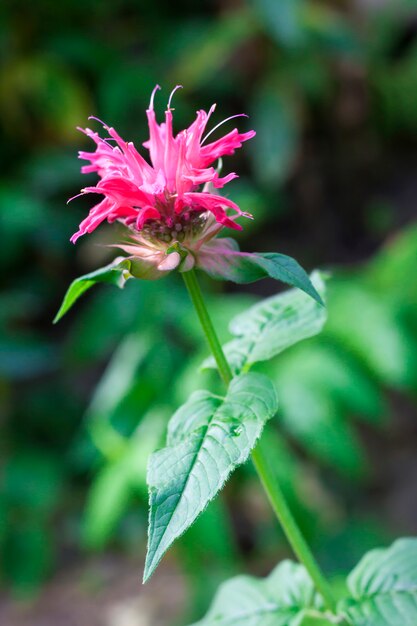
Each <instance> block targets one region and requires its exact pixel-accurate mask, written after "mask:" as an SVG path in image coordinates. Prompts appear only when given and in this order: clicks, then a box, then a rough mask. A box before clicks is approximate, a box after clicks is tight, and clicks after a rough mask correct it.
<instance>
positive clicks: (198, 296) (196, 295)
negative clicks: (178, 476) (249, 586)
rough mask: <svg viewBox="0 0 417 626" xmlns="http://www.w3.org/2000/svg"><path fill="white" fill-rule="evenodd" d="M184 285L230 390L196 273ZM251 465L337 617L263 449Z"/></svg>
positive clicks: (187, 274)
mask: <svg viewBox="0 0 417 626" xmlns="http://www.w3.org/2000/svg"><path fill="white" fill-rule="evenodd" d="M182 276H183V278H184V282H185V285H186V287H187V290H188V293H189V294H190V297H191V300H192V303H193V305H194V307H195V309H196V312H197V315H198V318H199V320H200V323H201V326H202V328H203V331H204V334H205V337H206V339H207V342H208V344H209V346H210V349H211V351H212V354H213V357H214V359H215V361H216V363H217V367H218V370H219V374H220V376H221V378H222V380H223V382H224V383H225V385H226V387H228V386H229V384H230V382H231V380H232V378H233V373H232V371H231V369H230V366H229V363H228V362H227V360H226V357H225V355H224V352H223V349H222V347H221V344H220V342H219V339H218V337H217V334H216V331H215V329H214V326H213V323H212V321H211V319H210V315H209V313H208V310H207V307H206V305H205V303H204V298H203V294H202V291H201V288H200V285H199V283H198V280H197V276H196V274H195V271H194V270H189V271H187V272H183V274H182ZM252 461H253V464H254V466H255V468H256V471H257V473H258V476H259V479H260V481H261V484H262V486H263V488H264V490H265V492H266V494H267V496H268V499H269V501H270V503H271V505H272V508H273V510H274V513H275V515H276V516H277V518H278V520H279V522H280V524H281V526H282V528H283V530H284V532H285V535H286V537H287V539H288V542H289V543H290V545H291V547H292V549H293V550H294V553H295V554H296V555H297V557H298V559H299V560H300V562H301V563H303V565H304V566H305V568H306V570H307V571H308V573H309V574H310V576H311V579H312V580H313V582H314V584H315V586H316V588H317V590H318V591H319V592H320V594H321V595H322V597H323V600H324V602H325V604H326V607H327V608H328V609H329V610H330V611H331V612H332V613H334V612H335V610H336V601H335V599H334V597H333V593H332V590H331V588H330V585H329V583H328V582H327V580H326V579H325V577H324V575H323V573H322V571H321V569H320V567H319V565H318V563H317V562H316V560H315V558H314V556H313V554H312V552H311V550H310V548H309V547H308V545H307V543H306V541H305V539H304V537H303V535H302V533H301V531H300V529H299V528H298V525H297V523H296V521H295V519H294V517H293V515H292V513H291V511H290V509H289V507H288V504H287V502H286V500H285V497H284V494H283V493H282V490H281V488H280V486H279V484H278V481H277V479H276V477H275V475H274V473H273V472H272V470H271V467H270V464H269V462H268V459H267V457H266V455H265V454H264V452H263V449H262V447H261V446H260V445H258V446H257V447H256V448H255V449H254V450H253V451H252Z"/></svg>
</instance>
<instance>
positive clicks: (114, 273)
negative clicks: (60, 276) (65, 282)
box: [53, 257, 131, 324]
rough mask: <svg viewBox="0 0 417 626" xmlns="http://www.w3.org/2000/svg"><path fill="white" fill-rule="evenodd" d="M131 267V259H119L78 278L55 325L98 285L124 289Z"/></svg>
mask: <svg viewBox="0 0 417 626" xmlns="http://www.w3.org/2000/svg"><path fill="white" fill-rule="evenodd" d="M130 266H131V263H130V261H129V259H122V258H121V257H119V258H118V259H116V260H115V261H113V262H112V263H110V264H109V265H106V266H105V267H101V268H100V269H98V270H95V271H94V272H90V273H89V274H84V276H79V277H78V278H76V279H75V280H74V281H73V282H72V283H71V285H70V286H69V288H68V290H67V293H66V294H65V296H64V299H63V301H62V304H61V306H60V308H59V311H58V313H57V314H56V315H55V318H54V321H53V323H54V324H56V323H57V322H59V320H60V319H61V318H62V317H63V316H64V315H65V313H67V312H68V311H69V309H70V308H71V307H72V306H73V305H74V303H75V302H76V301H77V300H78V298H79V297H80V296H82V294H83V293H85V292H86V291H87V290H88V289H90V287H92V286H93V285H95V284H96V283H110V284H112V285H116V286H117V287H119V288H120V289H122V288H123V287H124V286H125V284H126V281H127V280H128V279H129V278H131V274H130Z"/></svg>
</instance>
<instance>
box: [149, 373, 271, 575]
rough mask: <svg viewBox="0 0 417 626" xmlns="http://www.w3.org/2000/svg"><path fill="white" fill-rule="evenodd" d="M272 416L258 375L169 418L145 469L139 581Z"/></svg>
mask: <svg viewBox="0 0 417 626" xmlns="http://www.w3.org/2000/svg"><path fill="white" fill-rule="evenodd" d="M276 410H277V398H276V393H275V389H274V387H273V385H272V383H271V381H270V380H269V379H268V378H266V377H265V376H263V375H262V374H254V373H251V374H247V375H243V376H239V377H237V378H235V379H233V380H232V382H231V384H230V387H229V389H228V392H227V395H226V397H225V398H222V397H219V396H215V395H213V394H211V393H209V392H208V391H196V392H195V393H193V394H192V395H191V397H190V399H189V400H188V402H186V404H184V405H183V406H182V407H180V408H179V409H178V411H177V412H176V413H175V414H174V415H173V417H172V418H171V420H170V423H169V427H168V441H167V447H166V448H163V449H162V450H159V451H158V452H155V453H154V454H153V455H152V456H151V458H150V462H149V466H148V485H149V491H150V516H149V540H148V554H147V557H146V564H145V573H144V580H145V581H146V580H147V579H148V578H149V576H151V574H152V573H153V571H154V570H155V568H156V566H157V565H158V563H159V561H160V559H161V558H162V556H163V555H164V553H165V552H166V551H167V550H168V548H169V547H170V546H171V544H172V543H173V541H174V540H175V539H176V538H177V537H179V536H180V535H181V534H182V533H184V532H185V531H186V530H187V528H188V527H189V526H190V525H191V524H192V523H193V522H194V520H195V519H196V517H197V516H198V515H199V514H200V513H201V512H202V511H203V510H204V509H205V507H206V506H207V504H208V503H209V502H210V500H212V499H213V498H214V496H215V495H216V494H217V492H218V491H219V490H220V489H221V488H222V486H223V485H224V483H225V481H226V480H227V478H228V476H229V474H230V473H231V472H232V471H233V470H234V469H235V467H237V466H238V465H240V464H241V463H244V462H245V461H246V459H247V458H248V456H249V453H250V451H251V450H252V448H253V447H254V446H255V444H256V441H257V440H258V438H259V436H260V434H261V432H262V428H263V426H264V424H265V422H266V421H267V420H268V419H270V418H271V417H272V416H273V415H274V414H275V412H276Z"/></svg>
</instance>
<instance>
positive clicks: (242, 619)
mask: <svg viewBox="0 0 417 626" xmlns="http://www.w3.org/2000/svg"><path fill="white" fill-rule="evenodd" d="M319 607H320V599H319V596H318V595H317V594H316V593H315V591H314V588H313V584H312V582H311V580H310V578H309V577H308V574H307V573H306V571H305V569H304V567H302V566H301V565H297V564H295V563H292V562H291V561H283V562H282V563H280V564H279V565H278V567H276V568H275V570H274V571H273V572H272V573H271V574H270V575H269V576H268V577H267V578H265V579H259V578H253V577H251V576H238V577H236V578H232V579H231V580H229V581H227V582H225V583H223V585H221V587H220V589H219V591H218V592H217V594H216V596H215V598H214V600H213V603H212V606H211V608H210V610H209V611H208V613H207V615H206V616H205V617H204V618H203V619H202V620H201V621H199V622H198V624H195V625H194V626H298V625H299V624H300V621H299V620H300V618H302V617H303V616H304V615H305V611H306V610H307V611H308V610H309V609H311V610H312V611H314V612H317V609H318V608H319ZM323 617H324V616H323ZM301 623H303V622H301Z"/></svg>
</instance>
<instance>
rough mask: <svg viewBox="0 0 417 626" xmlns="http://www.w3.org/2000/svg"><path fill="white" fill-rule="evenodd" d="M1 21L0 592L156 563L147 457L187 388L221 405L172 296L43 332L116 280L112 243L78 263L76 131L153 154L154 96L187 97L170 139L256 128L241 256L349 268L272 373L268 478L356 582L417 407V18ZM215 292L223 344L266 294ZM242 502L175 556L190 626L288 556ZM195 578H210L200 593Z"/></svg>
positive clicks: (264, 514) (249, 6) (326, 12)
mask: <svg viewBox="0 0 417 626" xmlns="http://www.w3.org/2000/svg"><path fill="white" fill-rule="evenodd" d="M0 15H1V20H0V49H1V55H0V94H1V95H0V134H1V142H0V155H1V162H2V169H1V176H0V233H1V242H2V243H1V246H0V262H1V267H2V278H1V285H2V291H1V294H0V427H1V438H0V559H1V568H0V569H1V579H2V582H3V583H4V584H5V585H7V586H10V587H11V588H12V589H13V590H14V591H15V593H20V594H27V593H31V592H33V591H34V590H36V589H37V588H38V587H39V585H40V584H41V583H42V582H43V581H44V580H46V579H47V578H48V577H49V576H51V575H52V573H53V572H54V570H55V568H56V567H58V566H59V565H61V567H62V565H63V564H65V562H66V561H65V559H66V558H67V557H66V556H65V555H67V554H68V553H70V554H74V553H76V554H77V553H79V551H80V550H81V549H84V548H85V547H88V548H90V549H95V550H101V549H104V548H105V547H106V546H108V545H113V546H115V547H118V548H119V549H124V550H126V551H132V550H134V551H139V552H140V551H143V548H144V542H145V534H146V517H147V510H146V509H147V507H146V493H145V484H144V472H145V465H146V456H147V454H148V453H149V451H151V450H152V449H153V448H155V447H157V446H158V445H160V443H161V442H162V441H163V436H164V435H163V432H164V425H165V423H166V420H167V419H168V417H169V415H170V414H171V413H172V411H173V410H174V409H175V408H176V406H178V404H179V403H180V402H182V401H184V400H185V398H186V397H187V396H188V394H189V392H190V391H191V390H193V389H195V388H199V387H201V386H202V385H205V384H208V385H211V388H212V389H213V390H215V389H216V385H217V381H216V376H215V373H213V372H211V373H207V372H206V373H204V374H198V373H197V370H198V368H199V365H200V363H201V361H202V359H203V358H204V357H205V356H207V355H206V352H205V350H204V349H203V348H201V337H200V330H199V328H198V325H197V322H196V320H195V319H194V316H193V312H192V310H191V308H190V306H189V303H188V300H187V298H186V297H185V293H184V290H183V288H182V286H181V285H180V282H179V281H176V280H175V278H172V277H170V279H169V282H168V281H167V282H165V281H164V282H161V283H159V284H151V283H139V282H136V283H134V284H131V283H128V284H127V285H126V288H125V289H124V290H123V291H121V292H119V290H116V289H112V288H110V287H107V286H105V287H102V288H101V287H100V288H97V290H96V291H95V292H94V293H91V294H90V293H89V294H87V295H85V296H83V299H82V300H80V305H79V309H78V310H77V311H76V312H75V313H70V314H68V316H67V318H66V319H65V320H64V321H63V322H62V326H60V327H52V326H51V320H52V318H53V315H54V314H55V313H56V310H57V306H58V304H59V301H60V299H61V297H62V295H63V293H64V291H65V288H66V286H67V284H68V283H69V282H70V281H71V280H72V279H73V278H74V277H75V276H77V275H80V274H85V273H86V272H88V271H91V270H94V269H96V268H97V267H99V266H100V265H104V264H105V263H106V262H108V261H110V260H111V259H112V255H111V254H109V252H108V250H107V249H106V248H105V247H104V246H103V244H106V243H107V242H109V241H110V234H109V232H110V231H109V229H107V228H106V227H104V226H103V227H102V228H101V230H100V231H99V232H97V233H95V234H94V235H92V236H91V237H90V238H89V240H88V241H80V242H79V244H77V247H76V248H74V247H73V246H71V244H69V242H68V240H69V237H70V235H71V234H72V233H73V232H74V231H75V229H76V225H77V223H78V222H79V221H80V219H81V218H82V216H83V215H84V214H85V211H86V210H87V209H88V206H89V205H88V203H85V202H84V200H82V199H78V200H76V201H75V202H74V203H71V205H70V206H69V207H67V206H66V205H65V202H66V200H67V198H68V197H70V196H73V195H74V194H75V193H77V191H78V189H79V188H80V187H82V186H84V185H85V184H86V180H87V179H85V177H84V178H82V177H81V175H80V174H79V164H78V163H77V160H76V158H75V152H76V150H77V149H78V148H79V147H83V146H84V145H86V140H85V139H84V138H83V136H82V135H80V134H79V133H77V131H76V130H75V126H77V125H81V126H83V125H85V124H86V123H87V122H86V120H87V117H88V115H97V116H98V117H100V118H102V119H104V120H106V121H107V122H108V123H109V124H111V125H114V126H116V127H117V128H118V130H119V131H120V132H121V133H122V135H124V136H126V138H129V139H134V140H135V141H136V142H137V144H138V145H140V143H141V142H142V141H143V140H144V139H145V138H146V133H147V131H146V126H145V116H144V109H145V108H146V106H147V103H148V98H149V94H150V91H151V89H152V87H153V86H154V85H155V83H157V82H158V83H160V84H162V85H163V88H164V92H163V95H159V96H158V102H157V107H159V111H160V112H162V110H163V107H164V105H165V102H164V94H165V97H167V95H168V93H169V91H170V90H171V88H172V87H173V86H174V85H175V84H176V83H181V84H183V85H184V87H185V88H184V89H183V90H181V91H180V92H178V93H177V94H176V95H175V105H176V117H177V121H178V127H180V126H182V125H183V124H188V123H189V122H190V121H191V119H192V117H193V115H194V112H195V110H196V109H197V108H202V107H203V108H207V107H208V106H209V105H210V104H211V103H212V102H213V101H217V102H218V110H217V112H216V115H217V116H218V117H217V118H216V120H215V122H217V121H219V120H220V119H223V118H225V117H227V116H228V115H232V114H234V113H236V112H240V111H243V112H247V113H249V114H250V116H251V119H250V121H249V122H242V121H241V122H240V123H241V124H242V127H243V128H244V129H245V130H247V129H248V128H252V127H253V128H255V129H256V130H257V133H258V134H257V138H256V139H255V140H254V141H253V142H252V145H251V146H248V150H247V151H246V156H245V153H243V154H242V155H236V157H233V159H231V160H230V168H231V169H236V171H239V173H240V174H241V178H240V179H239V180H238V181H236V182H235V183H233V185H231V187H230V195H231V196H232V197H233V199H234V200H236V201H237V202H239V203H240V205H241V207H242V209H243V210H247V211H250V212H251V213H253V214H254V215H255V220H254V222H253V223H251V224H250V225H247V228H246V230H245V232H243V233H242V235H241V236H240V237H241V238H242V239H244V238H246V240H245V241H242V242H241V245H242V246H244V247H245V248H246V249H251V250H255V249H257V250H259V251H267V250H271V251H279V252H284V253H288V254H291V255H293V256H295V257H296V258H297V259H298V260H300V262H302V263H303V265H305V266H307V267H309V268H312V267H313V266H314V265H317V266H330V267H333V266H334V265H335V264H338V263H350V264H352V263H356V264H357V265H355V266H354V267H350V268H347V269H343V270H342V269H335V270H334V273H333V277H332V279H331V280H330V281H329V323H328V325H327V326H326V328H325V331H324V333H323V334H322V335H320V336H319V337H317V338H314V339H311V340H308V341H306V342H304V343H302V344H301V345H299V346H296V347H294V348H293V349H291V350H289V351H288V352H286V353H285V354H283V355H282V356H280V357H278V358H277V359H276V360H275V361H274V362H273V364H272V365H271V366H268V367H269V373H272V374H273V376H274V377H275V379H276V382H277V386H278V388H279V391H280V398H281V411H280V413H279V418H278V420H277V421H276V423H275V431H272V433H273V434H271V445H274V446H275V447H276V449H277V451H279V454H278V452H277V454H276V456H277V471H278V472H280V473H281V475H282V480H283V483H284V487H285V490H286V492H287V495H288V498H289V499H290V501H291V503H292V506H293V508H294V510H295V512H296V514H297V517H298V519H299V522H300V524H301V526H302V528H303V530H304V532H305V533H306V535H308V537H309V539H310V540H311V541H312V542H313V545H314V547H315V549H316V550H317V551H318V552H319V553H320V554H321V557H322V560H323V562H325V563H327V564H328V566H329V567H331V568H332V569H333V570H334V571H339V570H341V569H345V568H347V567H349V566H350V565H352V564H353V563H354V562H355V561H356V560H357V558H358V556H359V555H360V554H362V552H364V550H365V549H367V548H369V547H372V546H373V545H374V544H375V543H377V542H378V541H377V540H376V539H375V537H376V536H378V535H384V534H385V533H389V532H390V531H391V529H390V528H389V527H388V525H387V526H384V524H383V521H382V520H381V519H376V518H375V516H373V515H372V514H371V511H372V506H371V505H370V504H369V494H371V495H372V494H373V493H374V492H375V491H377V490H378V489H380V490H382V487H381V482H383V479H380V482H378V472H379V471H380V468H379V467H378V464H377V463H376V461H378V450H379V449H381V448H383V446H382V445H381V443H379V444H378V442H380V441H381V440H383V441H385V440H387V439H390V437H391V434H390V433H391V432H392V431H391V430H390V429H391V428H392V416H393V415H394V414H395V415H396V414H397V412H396V399H397V398H398V397H399V398H401V402H406V403H407V406H408V403H410V404H411V405H412V406H414V403H415V397H416V391H417V374H416V371H417V367H416V363H415V360H416V357H415V355H416V353H417V351H416V342H417V304H416V303H417V293H416V283H415V281H414V282H413V276H414V266H415V259H416V255H417V231H416V229H415V227H410V226H408V228H407V225H409V224H410V223H411V222H412V220H413V218H414V217H415V214H416V210H415V206H416V197H417V189H416V184H415V165H416V156H415V155H416V152H415V146H416V134H415V130H416V128H417V101H416V98H417V88H416V87H417V86H416V80H417V78H416V77H417V36H416V34H417V14H416V9H415V3H414V2H412V1H411V0H409V1H407V0H395V1H394V0H392V1H391V2H390V1H389V0H386V1H384V2H372V1H371V0H358V1H357V2H355V3H349V2H338V3H332V2H326V1H324V0H323V1H319V0H285V1H284V0H281V1H280V2H274V1H273V0H226V1H224V0H223V1H220V0H218V1H217V2H213V1H211V2H210V1H209V0H205V1H202V2H199V3H194V2H191V0H178V1H177V2H176V3H175V4H173V3H171V2H168V1H167V0H160V1H159V2H153V3H152V2H148V1H145V0H142V1H139V2H133V1H132V0H118V1H115V2H111V3H110V2H100V1H99V0H84V2H82V3H80V2H69V1H61V2H59V3H53V2H51V1H49V0H38V2H36V3H29V2H28V1H27V0H14V1H13V2H10V1H8V0H6V1H5V2H3V4H2V6H1V8H0ZM91 123H92V124H93V123H94V122H91ZM113 228H114V227H113ZM400 228H402V229H403V231H402V233H401V234H400V235H398V236H397V237H396V238H394V239H393V238H392V233H394V232H397V231H398V230H399V229H400ZM248 234H249V237H248ZM385 240H388V244H387V245H385V246H384V247H383V248H382V249H381V250H380V251H379V252H377V254H376V255H375V256H374V258H372V259H371V260H368V259H369V258H370V257H371V255H372V254H373V253H374V252H375V251H376V250H377V249H379V248H380V246H381V244H382V242H383V241H385ZM95 244H96V245H95ZM97 244H98V245H97ZM365 260H366V263H365V264H363V265H358V262H363V261H365ZM207 287H208V288H211V290H212V294H213V295H212V309H213V315H214V317H215V319H216V322H217V323H218V325H219V327H220V328H223V329H224V333H225V334H224V337H222V339H224V340H227V339H229V338H230V337H229V336H227V334H226V332H225V329H226V325H227V322H228V321H229V320H230V319H231V318H232V317H234V316H235V315H236V314H237V313H238V312H239V311H241V310H242V308H243V306H244V305H245V304H248V303H250V302H251V301H253V300H254V299H256V298H258V297H259V293H257V292H255V291H254V290H252V293H251V294H246V295H242V294H237V293H234V292H233V293H229V294H228V295H227V297H225V296H224V295H222V294H221V286H220V284H218V283H212V282H207ZM272 288H273V287H272V285H270V284H269V283H268V282H265V283H262V284H261V286H260V287H257V288H256V289H262V290H263V293H270V289H272ZM187 359H188V361H187ZM260 369H262V368H260ZM93 389H95V391H94V392H93V391H92V390H93ZM393 398H394V400H393ZM86 407H88V408H87V409H86ZM405 437H407V434H406V435H405ZM378 445H379V447H378ZM294 453H295V454H294ZM383 476H384V475H383ZM232 485H233V488H228V489H226V492H225V497H224V499H223V500H222V501H219V502H217V503H215V504H214V505H212V506H211V507H209V509H208V510H207V511H206V513H205V514H204V516H203V517H202V519H201V520H200V521H198V522H197V524H199V525H201V528H202V529H204V530H202V531H201V532H204V535H205V537H206V544H205V546H201V545H200V543H199V542H198V540H197V539H196V537H197V536H198V535H197V534H194V535H193V534H192V533H193V530H191V531H190V533H189V535H187V536H185V537H184V538H183V539H182V540H181V542H180V545H179V547H178V548H176V550H178V551H181V561H182V562H183V563H184V567H185V569H186V570H187V571H188V572H189V574H190V578H191V579H192V580H193V585H195V586H198V585H200V586H199V588H196V589H195V590H194V591H195V595H194V596H193V597H194V598H195V602H194V606H193V600H192V599H191V600H190V607H189V610H190V614H193V612H194V611H197V612H199V613H201V612H202V610H203V609H204V608H205V606H203V605H205V604H206V603H207V602H208V600H209V598H210V597H211V595H212V591H213V589H214V588H215V587H216V586H217V582H218V579H219V578H222V577H224V576H226V575H231V574H233V573H234V571H236V570H237V569H239V564H238V562H237V561H238V559H237V558H236V556H237V555H239V558H241V559H243V558H245V559H248V560H250V561H251V563H252V564H253V566H254V567H255V568H258V569H261V570H265V569H266V567H267V566H269V565H270V563H271V556H272V555H274V559H273V561H274V562H275V561H276V558H275V556H276V554H279V553H283V552H284V551H285V542H284V540H283V537H282V535H281V533H280V531H279V529H277V528H276V525H275V523H274V521H273V520H272V518H271V517H270V515H269V512H268V508H267V505H266V504H265V503H264V502H263V500H262V499H260V496H259V495H258V492H257V489H256V487H255V486H254V485H255V483H254V476H253V472H252V470H251V467H250V466H245V467H244V468H243V469H242V470H241V471H240V473H239V474H238V475H237V477H236V478H235V479H233V483H232ZM337 494H339V495H337ZM340 494H341V495H340ZM371 500H372V499H371ZM213 507H215V508H213ZM225 520H229V522H228V523H225ZM415 528H416V526H415ZM324 529H325V530H326V533H327V535H328V537H329V538H328V539H327V540H325V539H324V532H323V530H324ZM222 533H224V534H222ZM193 537H194V539H193ZM232 537H233V539H231V538H232ZM343 542H345V543H347V544H348V545H349V547H350V549H349V551H348V552H347V553H346V552H344V553H342V552H341V548H340V546H341V545H342V543H343ZM196 562H197V563H203V564H204V565H206V564H207V567H205V571H206V570H209V571H210V581H209V580H208V579H207V580H206V578H204V580H203V581H201V577H200V583H199V582H198V580H197V577H196V576H195V563H196Z"/></svg>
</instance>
